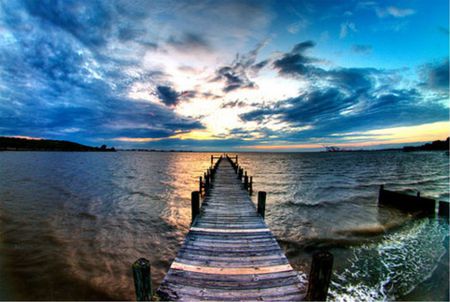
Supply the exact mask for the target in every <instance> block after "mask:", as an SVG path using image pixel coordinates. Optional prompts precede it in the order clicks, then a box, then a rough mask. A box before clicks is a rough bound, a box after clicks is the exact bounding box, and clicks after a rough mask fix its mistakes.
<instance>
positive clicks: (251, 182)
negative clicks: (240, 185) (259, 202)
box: [248, 176, 253, 195]
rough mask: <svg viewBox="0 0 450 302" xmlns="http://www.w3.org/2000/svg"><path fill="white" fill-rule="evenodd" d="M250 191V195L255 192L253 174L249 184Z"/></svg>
mask: <svg viewBox="0 0 450 302" xmlns="http://www.w3.org/2000/svg"><path fill="white" fill-rule="evenodd" d="M248 192H249V193H250V195H252V193H253V176H250V182H249V184H248Z"/></svg>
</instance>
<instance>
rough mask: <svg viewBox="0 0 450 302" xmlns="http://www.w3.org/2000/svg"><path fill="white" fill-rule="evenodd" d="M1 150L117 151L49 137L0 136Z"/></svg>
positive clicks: (103, 146) (104, 146)
mask: <svg viewBox="0 0 450 302" xmlns="http://www.w3.org/2000/svg"><path fill="white" fill-rule="evenodd" d="M0 151H66V152H115V151H116V149H115V148H114V147H112V148H108V147H107V146H106V145H102V146H101V147H91V146H85V145H82V144H78V143H74V142H69V141H61V140H49V139H26V138H17V137H4V136H2V137H0Z"/></svg>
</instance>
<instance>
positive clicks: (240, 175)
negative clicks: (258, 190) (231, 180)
mask: <svg viewBox="0 0 450 302" xmlns="http://www.w3.org/2000/svg"><path fill="white" fill-rule="evenodd" d="M242 174H244V168H239V174H238V177H239V179H240V180H242Z"/></svg>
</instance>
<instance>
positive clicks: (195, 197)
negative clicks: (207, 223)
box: [191, 191, 200, 223]
mask: <svg viewBox="0 0 450 302" xmlns="http://www.w3.org/2000/svg"><path fill="white" fill-rule="evenodd" d="M198 213H200V193H199V192H198V191H194V192H192V193H191V216H192V221H191V223H194V220H195V217H197V215H198Z"/></svg>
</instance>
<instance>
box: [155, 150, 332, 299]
mask: <svg viewBox="0 0 450 302" xmlns="http://www.w3.org/2000/svg"><path fill="white" fill-rule="evenodd" d="M211 162H213V158H211ZM212 167H213V168H211V169H208V172H207V173H205V175H204V177H203V180H201V183H200V194H201V191H204V192H205V194H204V199H203V203H202V205H201V207H199V200H198V199H199V192H193V194H192V198H193V208H192V213H193V221H192V226H191V228H190V230H189V233H188V234H187V236H186V239H185V242H184V244H183V246H182V247H181V249H180V250H179V252H178V255H177V257H176V258H175V260H174V261H173V263H172V265H171V266H170V269H169V271H168V273H167V275H166V277H165V278H164V280H163V282H162V284H161V285H160V287H159V289H158V290H157V295H158V296H159V299H162V300H171V301H173V300H184V301H186V300H187V301H194V300H216V301H217V300H220V301H242V300H245V301H255V300H258V301H268V300H269V301H292V300H294V301H298V300H304V299H305V296H306V291H307V288H306V284H305V282H303V281H302V280H301V279H300V278H299V277H298V274H297V272H296V271H294V270H293V268H292V267H291V265H290V264H289V262H288V260H287V258H286V256H285V255H284V254H283V252H282V250H281V249H280V246H279V245H278V243H277V241H276V239H275V237H274V236H273V234H272V233H271V231H270V230H269V229H268V227H267V225H266V223H265V222H264V219H263V217H264V206H265V193H264V194H259V199H260V200H259V206H258V209H257V208H256V207H255V205H254V204H253V202H252V201H251V199H250V197H249V191H250V190H252V179H251V178H250V180H249V176H248V175H247V173H245V174H244V173H243V170H242V168H240V167H239V166H238V164H237V157H236V160H235V161H233V160H231V158H229V157H220V158H219V159H218V161H216V163H215V164H214V165H212ZM260 193H262V192H260ZM319 275H320V274H319ZM326 286H327V287H328V284H326ZM325 294H326V293H325Z"/></svg>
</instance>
